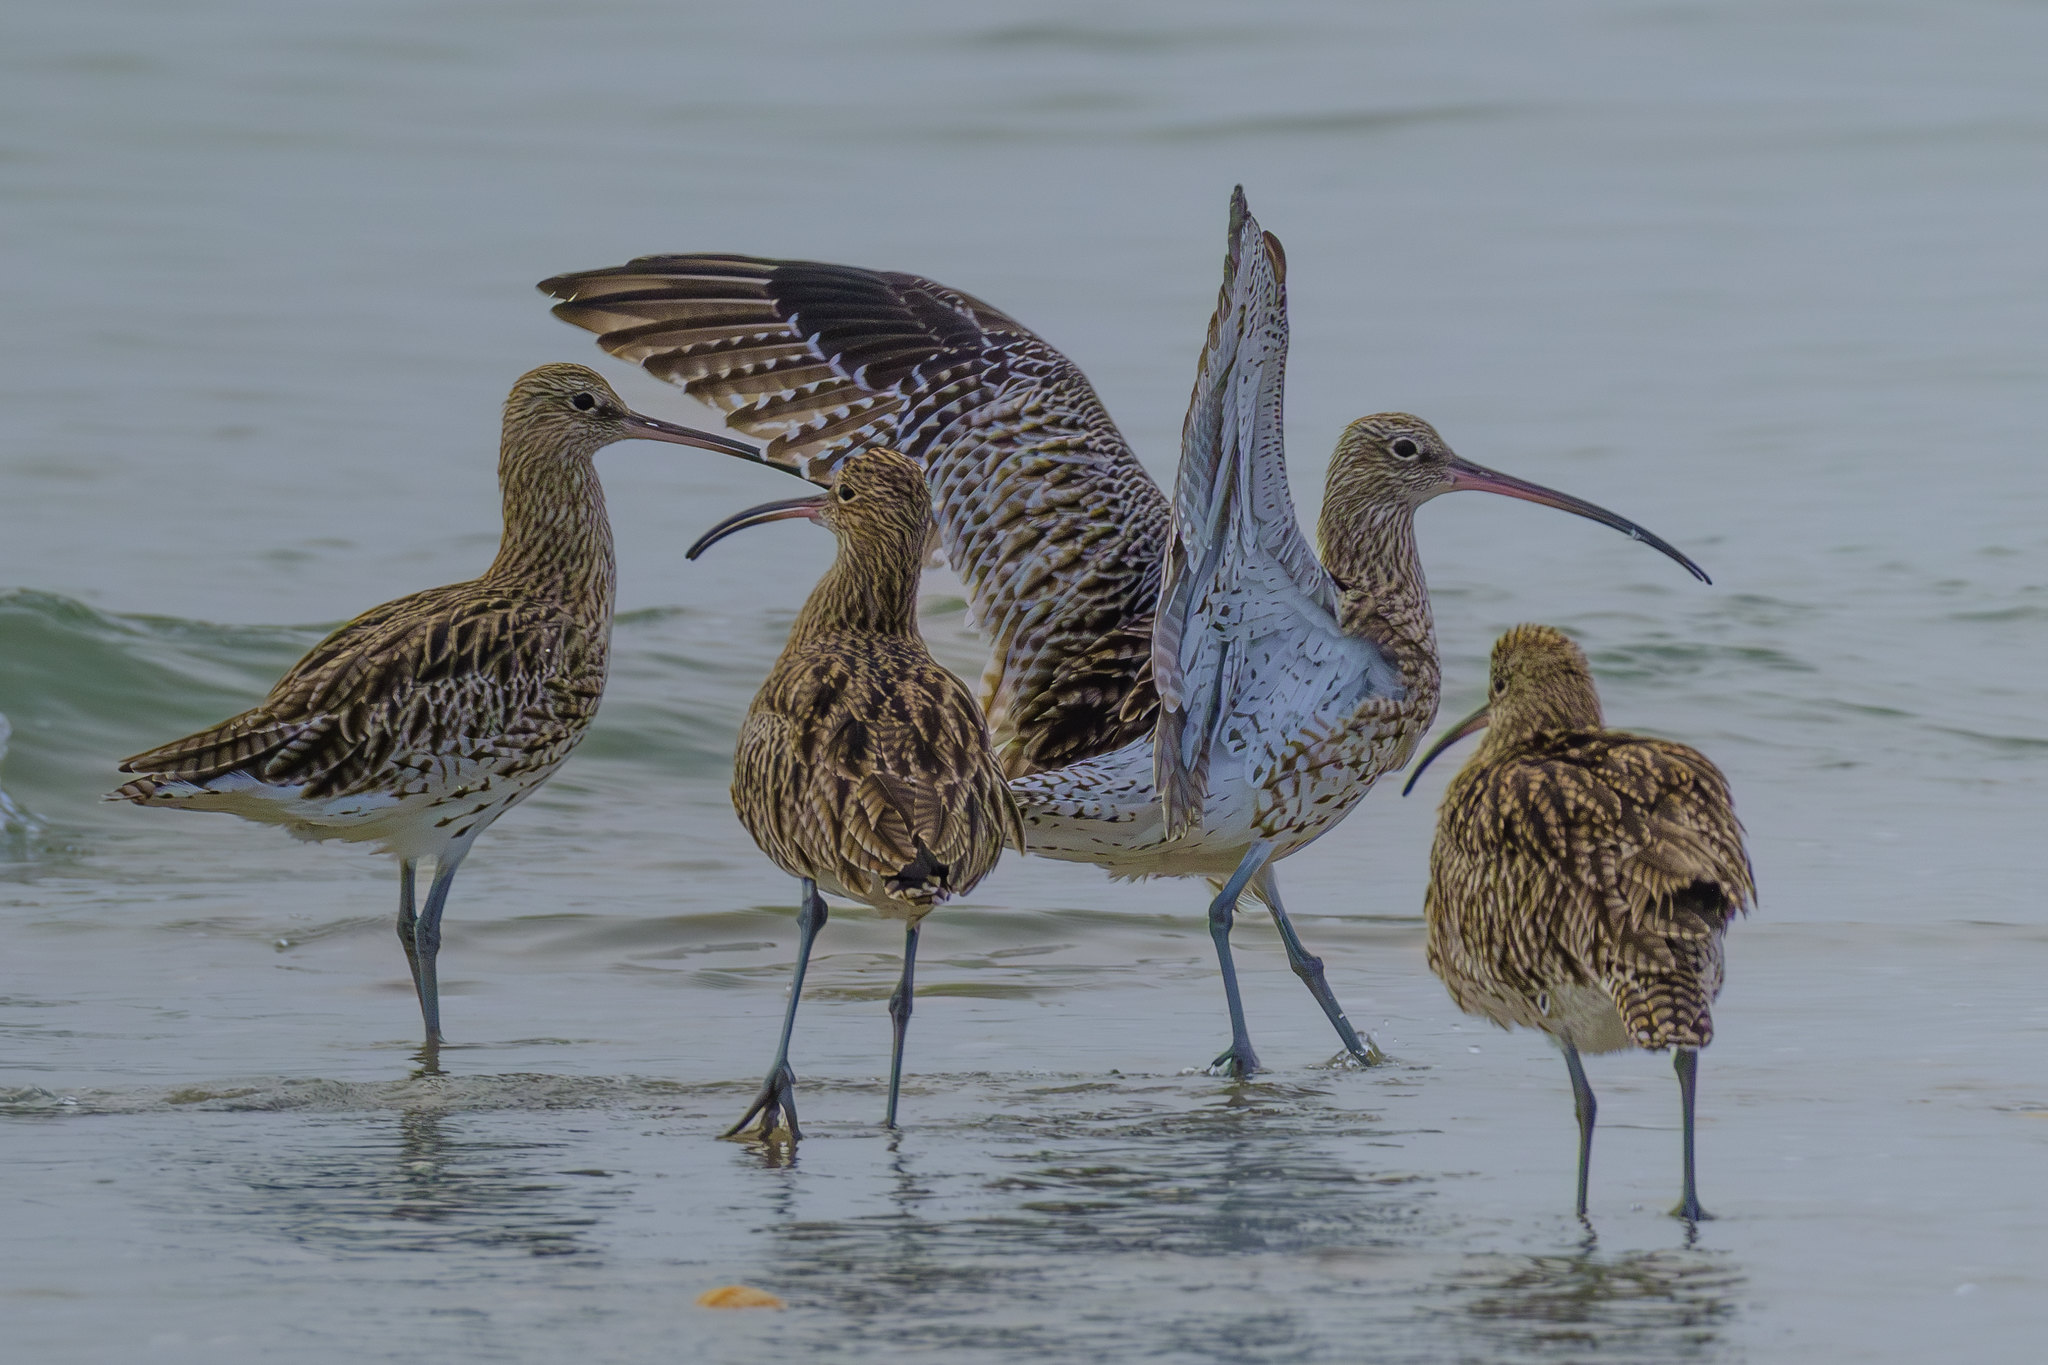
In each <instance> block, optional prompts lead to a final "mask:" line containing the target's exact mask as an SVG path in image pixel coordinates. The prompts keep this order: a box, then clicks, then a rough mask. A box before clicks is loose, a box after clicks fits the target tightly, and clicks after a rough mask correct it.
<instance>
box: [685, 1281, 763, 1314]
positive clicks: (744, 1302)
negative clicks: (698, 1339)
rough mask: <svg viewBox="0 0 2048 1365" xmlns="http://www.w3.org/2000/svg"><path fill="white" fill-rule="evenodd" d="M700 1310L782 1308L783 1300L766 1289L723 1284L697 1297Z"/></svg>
mask: <svg viewBox="0 0 2048 1365" xmlns="http://www.w3.org/2000/svg"><path fill="white" fill-rule="evenodd" d="M697 1306H698V1307H699V1308H780V1307H782V1300H781V1299H778V1298H776V1297H775V1296H774V1295H773V1294H770V1293H769V1292H768V1291H766V1290H765V1289H749V1288H747V1287H746V1286H745V1285H743V1284H722V1285H720V1286H719V1287H718V1288H716V1289H707V1290H705V1291H704V1292H703V1293H701V1294H699V1295H698V1296H697Z"/></svg>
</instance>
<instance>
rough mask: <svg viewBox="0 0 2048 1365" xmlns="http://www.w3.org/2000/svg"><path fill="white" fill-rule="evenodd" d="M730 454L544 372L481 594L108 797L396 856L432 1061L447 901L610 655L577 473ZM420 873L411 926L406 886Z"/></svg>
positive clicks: (593, 541)
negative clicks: (671, 452)
mask: <svg viewBox="0 0 2048 1365" xmlns="http://www.w3.org/2000/svg"><path fill="white" fill-rule="evenodd" d="M630 439H640V440H650V441H672V442H674V443H676V444H678V445H687V446H697V447H700V448H702V449H705V450H717V451H723V452H725V453H727V454H733V455H751V454H752V450H751V448H750V447H749V446H747V445H746V444H745V443H744V442H741V441H735V440H732V439H730V438H728V437H725V436H719V435H715V434H713V433H711V432H705V431H697V430H694V429H692V428H690V427H682V426H675V425H672V424H671V423H668V422H663V421H658V420H656V419H655V418H652V417H643V416H641V415H640V414H639V413H636V412H632V411H630V410H629V409H628V408H627V407H626V405H625V404H624V403H623V402H621V401H620V399H619V396H618V395H617V394H615V393H613V392H612V389H611V386H610V385H609V384H607V383H605V381H604V379H603V378H602V377H601V376H599V375H598V374H597V373H596V372H595V371H593V370H589V369H586V368H584V367H583V366H581V365H546V366H542V367H541V368H540V369H537V370H533V371H531V372H530V373H528V374H525V375H522V376H521V377H520V379H519V382H518V383H516V384H515V385H513V387H512V392H511V395H510V396H509V397H508V398H507V399H506V400H505V423H504V436H503V440H502V443H501V444H500V447H499V455H498V482H499V486H500V489H501V492H502V494H503V501H504V519H505V530H504V536H503V539H502V540H501V541H500V542H499V547H498V555H497V558H496V560H495V561H493V563H492V564H491V567H490V568H489V569H488V570H486V571H485V573H484V574H483V576H482V577H481V578H474V579H471V580H469V581H468V582H464V583H455V584H452V585H450V586H448V587H444V588H430V589H428V590H427V591H425V592H418V593H414V594H412V595H411V596H409V597H401V598H399V599H397V600H396V601H393V602H387V603H385V604H384V605H383V606H381V607H375V608H372V609H371V610H369V611H367V612H364V613H363V614H362V615H361V616H358V617H357V618H356V619H355V620H353V621H351V622H349V623H348V624H347V625H345V626H343V627H342V628H341V629H339V630H337V631H335V632H334V633H333V634H332V635H330V636H328V637H327V638H326V639H325V640H322V641H321V642H320V643H319V644H317V645H315V646H314V647H313V649H312V651H311V652H310V653H308V654H307V655H306V657H305V658H303V659H301V660H299V662H298V663H297V664H295V665H293V667H292V670H291V671H290V672H289V673H287V674H285V676H284V678H283V679H282V680H281V681H280V682H279V683H278V684H277V686H276V687H274V688H272V689H271V692H270V695H269V696H268V697H266V698H265V699H264V700H263V702H262V704H261V705H259V706H257V707H255V708H253V709H251V710H248V711H244V712H243V713H242V714H241V715H239V716H235V717H233V718H232V719H230V720H226V721H223V722H221V723H220V724H219V725H216V726H214V727H213V728H212V729H210V730H203V731H201V732H199V733H198V734H195V735H188V736H186V737H185V738H184V739H180V740H175V741H173V742H172V743H169V744H166V745H163V746H161V747H159V748H155V749H151V750H150V751H149V752H147V753H142V754H137V755H136V756H135V757H133V758H131V759H128V760H127V761H126V762H124V763H122V764H121V771H122V772H125V773H133V774H135V780H134V781H132V782H129V783H128V784H127V785H125V786H123V787H121V788H120V789H119V790H118V791H115V792H114V793H112V795H113V796H114V797H115V798H120V799H125V800H128V801H133V802H135V803H136V804H137V805H142V806H165V807H171V808H175V809H179V810H217V811H227V812H229V813H230V814H234V815H239V816H241V817H243V818H244V819H248V820H256V821H261V822H263V823H266V824H275V825H282V826H284V827H285V829H286V830H288V831H289V832H291V833H292V834H294V835H296V836H298V837H299V838H301V839H342V840H348V841H351V842H369V843H375V844H377V845H378V846H379V849H380V851H382V852H387V853H390V854H393V855H394V856H396V857H397V859H398V869H399V908H398V938H399V942H401V943H402V944H404V946H405V957H406V962H407V963H408V965H409V966H410V968H411V970H412V979H413V988H414V990H415V991H416V993H417V994H418V996H419V1002H420V1015H421V1018H422V1020H423V1022H424V1024H425V1029H426V1047H427V1050H428V1052H429V1053H430V1054H431V1053H432V1052H433V1051H434V1050H435V1049H437V1048H438V1047H439V1045H440V1042H441V1010H440V990H439V977H438V975H437V958H438V954H439V952H440V947H441V913H442V910H443V908H444V907H445V906H446V904H447V900H448V888H449V885H450V883H451V882H453V881H454V878H455V872H456V869H457V868H458V867H460V866H461V865H462V860H463V858H464V857H465V856H467V855H468V853H469V850H470V847H471V845H473V844H474V843H475V842H476V839H477V837H478V836H479V835H481V834H482V833H483V832H484V830H485V829H487V828H488V827H489V826H490V824H491V822H492V821H494V820H496V819H497V818H498V817H499V816H500V815H503V814H504V813H505V812H506V811H508V810H510V809H511V808H512V807H513V806H515V805H517V804H518V803H519V802H520V801H522V800H524V799H525V798H526V797H528V796H530V795H531V794H532V793H533V791H534V789H535V788H537V787H539V786H540V784H541V783H542V782H545V781H546V780H547V779H548V778H549V777H550V776H551V775H553V773H554V771H555V769H556V768H558V767H560V766H561V764H562V761H563V760H564V759H566V758H567V757H568V756H569V752H570V751H571V750H572V749H574V748H575V747H576V745H577V744H578V743H579V742H580V741H581V740H582V738H583V733H584V731H585V730H586V729H587V728H588V727H589V725H590V718H591V717H592V716H593V715H595V714H596V712H597V705H598V700H599V698H600V697H601V696H602V695H603V693H604V683H605V668H606V659H607V655H608V653H609V650H610V646H611V632H612V593H613V578H614V571H613V562H612V532H611V522H610V520H609V519H608V518H607V517H606V515H605V506H604V491H603V489H602V488H601V487H600V486H599V484H598V479H597V470H596V467H595V464H594V462H593V460H592V457H593V456H595V455H596V454H597V452H598V451H599V450H601V449H603V448H604V447H605V446H608V445H610V444H612V443H613V442H615V441H624V440H630ZM427 860H431V861H432V862H433V864H434V880H433V885H432V887H431V888H430V889H429V890H428V892H427V902H426V906H425V909H424V912H422V913H416V912H415V908H414V902H413V873H414V869H415V868H416V867H417V865H418V864H419V863H420V862H422V861H427Z"/></svg>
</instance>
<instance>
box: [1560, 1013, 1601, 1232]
mask: <svg viewBox="0 0 2048 1365" xmlns="http://www.w3.org/2000/svg"><path fill="white" fill-rule="evenodd" d="M1558 1041H1559V1042H1561V1043H1563V1044H1564V1065H1565V1069H1566V1070H1567V1071H1569V1072H1571V1073H1572V1110H1573V1112H1574V1113H1576V1114H1577V1115H1578V1116H1579V1217H1581V1218H1584V1217H1585V1216H1586V1172H1587V1169H1588V1168H1589V1167H1591V1166H1592V1164H1593V1116H1594V1115H1595V1114H1597V1113H1599V1112H1600V1106H1599V1105H1598V1104H1597V1103H1595V1102H1594V1099H1593V1087H1592V1086H1591V1085H1590V1084H1588V1083H1587V1081H1586V1068H1585V1067H1583V1066H1581V1065H1579V1050H1578V1049H1577V1048H1575V1047H1573V1046H1572V1044H1571V1040H1570V1039H1569V1038H1561V1039H1559V1040H1558Z"/></svg>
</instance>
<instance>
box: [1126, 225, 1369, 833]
mask: <svg viewBox="0 0 2048 1365" xmlns="http://www.w3.org/2000/svg"><path fill="white" fill-rule="evenodd" d="M1286 275H1287V264H1286V258H1285V256H1283V255H1282V253H1281V250H1280V242H1279V240H1278V239H1277V238H1275V237H1273V236H1272V235H1271V234H1270V233H1266V232H1263V231H1261V230H1260V228H1259V225H1258V222H1257V221H1256V220H1255V219H1253V217H1252V215H1251V210H1250V209H1249V207H1247V205H1246V203H1245V198H1244V191H1243V189H1241V188H1240V189H1239V190H1238V191H1237V192H1236V193H1235V194H1233V195H1232V197H1231V201H1230V250H1229V255H1228V257H1227V258H1226V260H1225V263H1224V271H1223V288H1222V291H1221V292H1220V293H1219V294H1218V296H1217V300H1216V312H1215V314H1214V316H1212V317H1211V318H1210V320H1209V340H1208V344H1207V345H1206V346H1205V347H1204V348H1203V351H1202V360H1201V366H1200V368H1199V370H1198V371H1197V372H1196V376H1195V388H1194V393H1193V396H1192V397H1191V398H1190V399H1189V402H1188V415H1187V421H1186V423H1185V425H1184V426H1183V428H1182V435H1181V459H1180V474H1179V478H1178V479H1177V481H1176V482H1175V485H1174V494H1173V526H1172V531H1173V534H1172V539H1171V542H1170V544H1169V547H1168V550H1167V557H1166V572H1165V579H1164V583H1163V585H1162V587H1161V591H1160V605H1159V618H1158V621H1157V624H1156V625H1155V627H1154V629H1153V635H1152V671H1153V676H1154V680H1155V684H1156V686H1157V690H1158V693H1159V724H1158V729H1157V731H1156V732H1155V734H1154V744H1153V763H1154V778H1155V781H1156V783H1157V786H1158V788H1159V793H1160V799H1161V800H1162V801H1163V802H1164V803H1165V819H1166V834H1167V837H1168V838H1171V837H1173V836H1174V835H1175V834H1177V833H1179V832H1180V831H1181V830H1183V829H1185V828H1186V827H1187V826H1188V825H1189V824H1191V823H1192V822H1194V821H1195V820H1196V819H1197V818H1198V817H1199V816H1200V814H1201V810H1202V803H1203V799H1204V796H1205V795H1206V792H1207V786H1208V772H1209V761H1210V756H1211V753H1212V750H1213V747H1214V744H1215V742H1216V740H1217V739H1218V737H1219V735H1220V734H1221V732H1222V730H1223V728H1224V726H1225V725H1226V723H1227V721H1228V718H1229V716H1230V715H1231V714H1232V713H1233V711H1234V710H1237V709H1243V708H1244V707H1245V704H1246V702H1247V701H1249V700H1250V699H1249V698H1246V697H1245V696H1244V695H1243V691H1244V688H1245V686H1246V684H1247V682H1248V676H1249V674H1250V673H1251V672H1253V671H1256V672H1258V673H1259V674H1260V675H1261V682H1260V686H1261V687H1274V686H1278V687H1288V686H1290V685H1291V684H1293V683H1298V684H1299V686H1300V689H1301V690H1303V691H1304V693H1305V694H1306V693H1307V692H1312V691H1330V692H1331V695H1330V696H1329V697H1327V698H1323V699H1322V700H1323V701H1324V703H1325V704H1326V706H1334V707H1335V708H1336V709H1339V710H1342V711H1349V710H1351V709H1354V708H1355V707H1356V706H1357V704H1358V703H1359V702H1360V701H1362V700H1363V699H1364V698H1365V696H1366V695H1367V694H1368V693H1369V692H1371V691H1375V690H1377V691H1382V692H1391V691H1394V690H1398V688H1399V686H1400V674H1399V671H1398V670H1397V669H1396V668H1395V667H1394V665H1393V664H1392V662H1391V661H1390V660H1388V659H1386V658H1385V657H1384V656H1383V655H1382V654H1381V653H1380V652H1379V650H1378V649H1377V648H1376V647H1375V646H1373V645H1372V644H1371V643H1370V642H1369V641H1366V640H1361V639H1357V638H1354V637H1351V636H1347V635H1346V634H1344V632H1343V631H1342V630H1341V629H1340V628H1339V627H1338V624H1337V619H1336V608H1337V595H1336V586H1335V584H1333V583H1332V582H1331V581H1330V576H1329V574H1328V573H1326V572H1325V571H1324V570H1323V567H1322V564H1321V562H1320V561H1318V560H1317V558H1316V555H1315V551H1314V550H1313V549H1312V548H1311V547H1310V546H1309V543H1308V541H1307V540H1306V538H1304V537H1303V535H1302V533H1301V526H1300V524H1299V523H1298V522H1297V521H1296V519H1295V515H1294V502H1293V499H1292V497H1291V495H1290V494H1289V492H1288V488H1287V461H1286V455H1285V451H1284V447H1283V443H1282V430H1281V391H1282V385H1283V380H1284V377H1285V376H1284V371H1285V369H1286V364H1287V293H1286ZM1281 655H1284V656H1285V657H1280V656H1281ZM1332 689H1334V690H1332ZM1303 700H1307V698H1306V695H1305V696H1304V698H1303ZM1253 709H1257V708H1253ZM1275 714H1276V715H1277V714H1279V713H1275Z"/></svg>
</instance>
